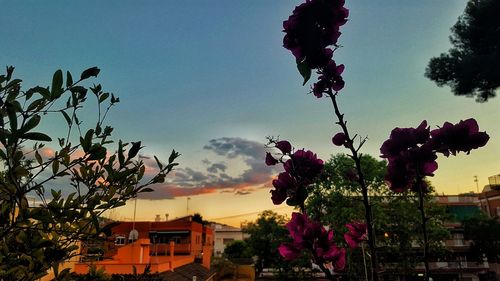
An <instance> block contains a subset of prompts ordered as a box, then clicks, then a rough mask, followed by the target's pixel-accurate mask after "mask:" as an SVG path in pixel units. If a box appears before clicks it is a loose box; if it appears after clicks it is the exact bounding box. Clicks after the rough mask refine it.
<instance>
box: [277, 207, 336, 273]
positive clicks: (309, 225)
mask: <svg viewBox="0 0 500 281" xmlns="http://www.w3.org/2000/svg"><path fill="white" fill-rule="evenodd" d="M286 227H287V229H288V231H289V233H290V236H291V237H292V239H293V241H292V243H284V244H282V245H281V246H280V247H279V248H278V250H279V252H280V254H281V256H282V257H283V258H285V259H286V260H292V259H295V258H297V257H298V256H299V254H300V253H301V252H302V251H309V252H310V253H311V254H312V255H313V259H314V262H316V263H321V264H327V263H332V264H333V266H334V268H335V269H336V270H342V269H343V268H344V267H345V249H343V248H339V247H337V246H336V245H335V242H334V239H333V231H331V230H330V231H327V230H326V229H325V228H324V227H323V226H322V225H321V224H320V223H318V222H315V221H312V220H310V219H309V218H308V217H307V216H306V215H304V214H301V213H292V219H291V220H290V222H289V223H288V224H287V225H286Z"/></svg>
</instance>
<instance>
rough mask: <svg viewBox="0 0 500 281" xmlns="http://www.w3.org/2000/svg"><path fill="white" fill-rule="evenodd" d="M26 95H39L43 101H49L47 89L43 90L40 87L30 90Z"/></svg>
mask: <svg viewBox="0 0 500 281" xmlns="http://www.w3.org/2000/svg"><path fill="white" fill-rule="evenodd" d="M26 93H29V94H33V93H39V94H40V95H41V96H42V97H44V98H45V99H50V91H49V90H48V89H47V88H43V87H40V86H36V87H34V88H31V89H29V90H28V91H27V92H26Z"/></svg>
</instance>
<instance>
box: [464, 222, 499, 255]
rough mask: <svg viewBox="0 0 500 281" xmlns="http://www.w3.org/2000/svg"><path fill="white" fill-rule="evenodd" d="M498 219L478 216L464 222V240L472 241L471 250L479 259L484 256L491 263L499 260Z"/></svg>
mask: <svg viewBox="0 0 500 281" xmlns="http://www.w3.org/2000/svg"><path fill="white" fill-rule="evenodd" d="M497 219H498V218H488V217H486V216H485V215H484V214H478V215H477V216H474V217H471V218H469V219H467V220H465V221H464V238H465V239H466V240H471V242H472V245H471V250H472V253H473V254H474V255H475V256H476V257H477V258H482V257H483V254H484V255H486V257H487V258H488V260H489V261H491V262H496V261H497V260H498V258H499V254H498V253H500V237H499V236H498V233H499V232H500V222H499V221H498V220H497Z"/></svg>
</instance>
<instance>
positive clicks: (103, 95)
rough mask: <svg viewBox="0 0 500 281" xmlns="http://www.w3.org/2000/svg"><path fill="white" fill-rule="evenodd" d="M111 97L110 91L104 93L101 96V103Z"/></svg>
mask: <svg viewBox="0 0 500 281" xmlns="http://www.w3.org/2000/svg"><path fill="white" fill-rule="evenodd" d="M108 97H109V93H102V95H101V96H100V97H99V103H102V102H103V101H105V100H106V99H107V98H108Z"/></svg>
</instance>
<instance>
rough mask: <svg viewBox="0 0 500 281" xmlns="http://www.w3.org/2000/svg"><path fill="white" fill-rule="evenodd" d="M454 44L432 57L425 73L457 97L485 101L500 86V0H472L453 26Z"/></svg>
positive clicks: (452, 36) (451, 38)
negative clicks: (445, 51)
mask: <svg viewBox="0 0 500 281" xmlns="http://www.w3.org/2000/svg"><path fill="white" fill-rule="evenodd" d="M451 31H452V35H451V36H450V41H451V43H452V45H453V47H452V48H451V49H450V50H449V51H448V52H447V53H443V54H441V55H440V56H439V57H435V58H432V59H431V60H430V62H429V65H428V67H427V70H426V73H425V75H426V76H427V77H428V78H429V79H431V80H433V81H434V82H436V83H437V84H438V85H439V86H443V85H448V86H450V87H451V89H452V91H453V92H454V94H455V95H457V96H469V97H473V96H475V97H476V101H478V102H485V101H487V100H488V99H489V98H491V97H494V96H495V91H496V89H498V87H500V2H499V1H498V0H469V2H468V3H467V6H466V8H465V11H464V14H463V15H462V16H460V17H459V19H458V21H457V23H456V24H455V25H454V26H453V27H452V29H451Z"/></svg>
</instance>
